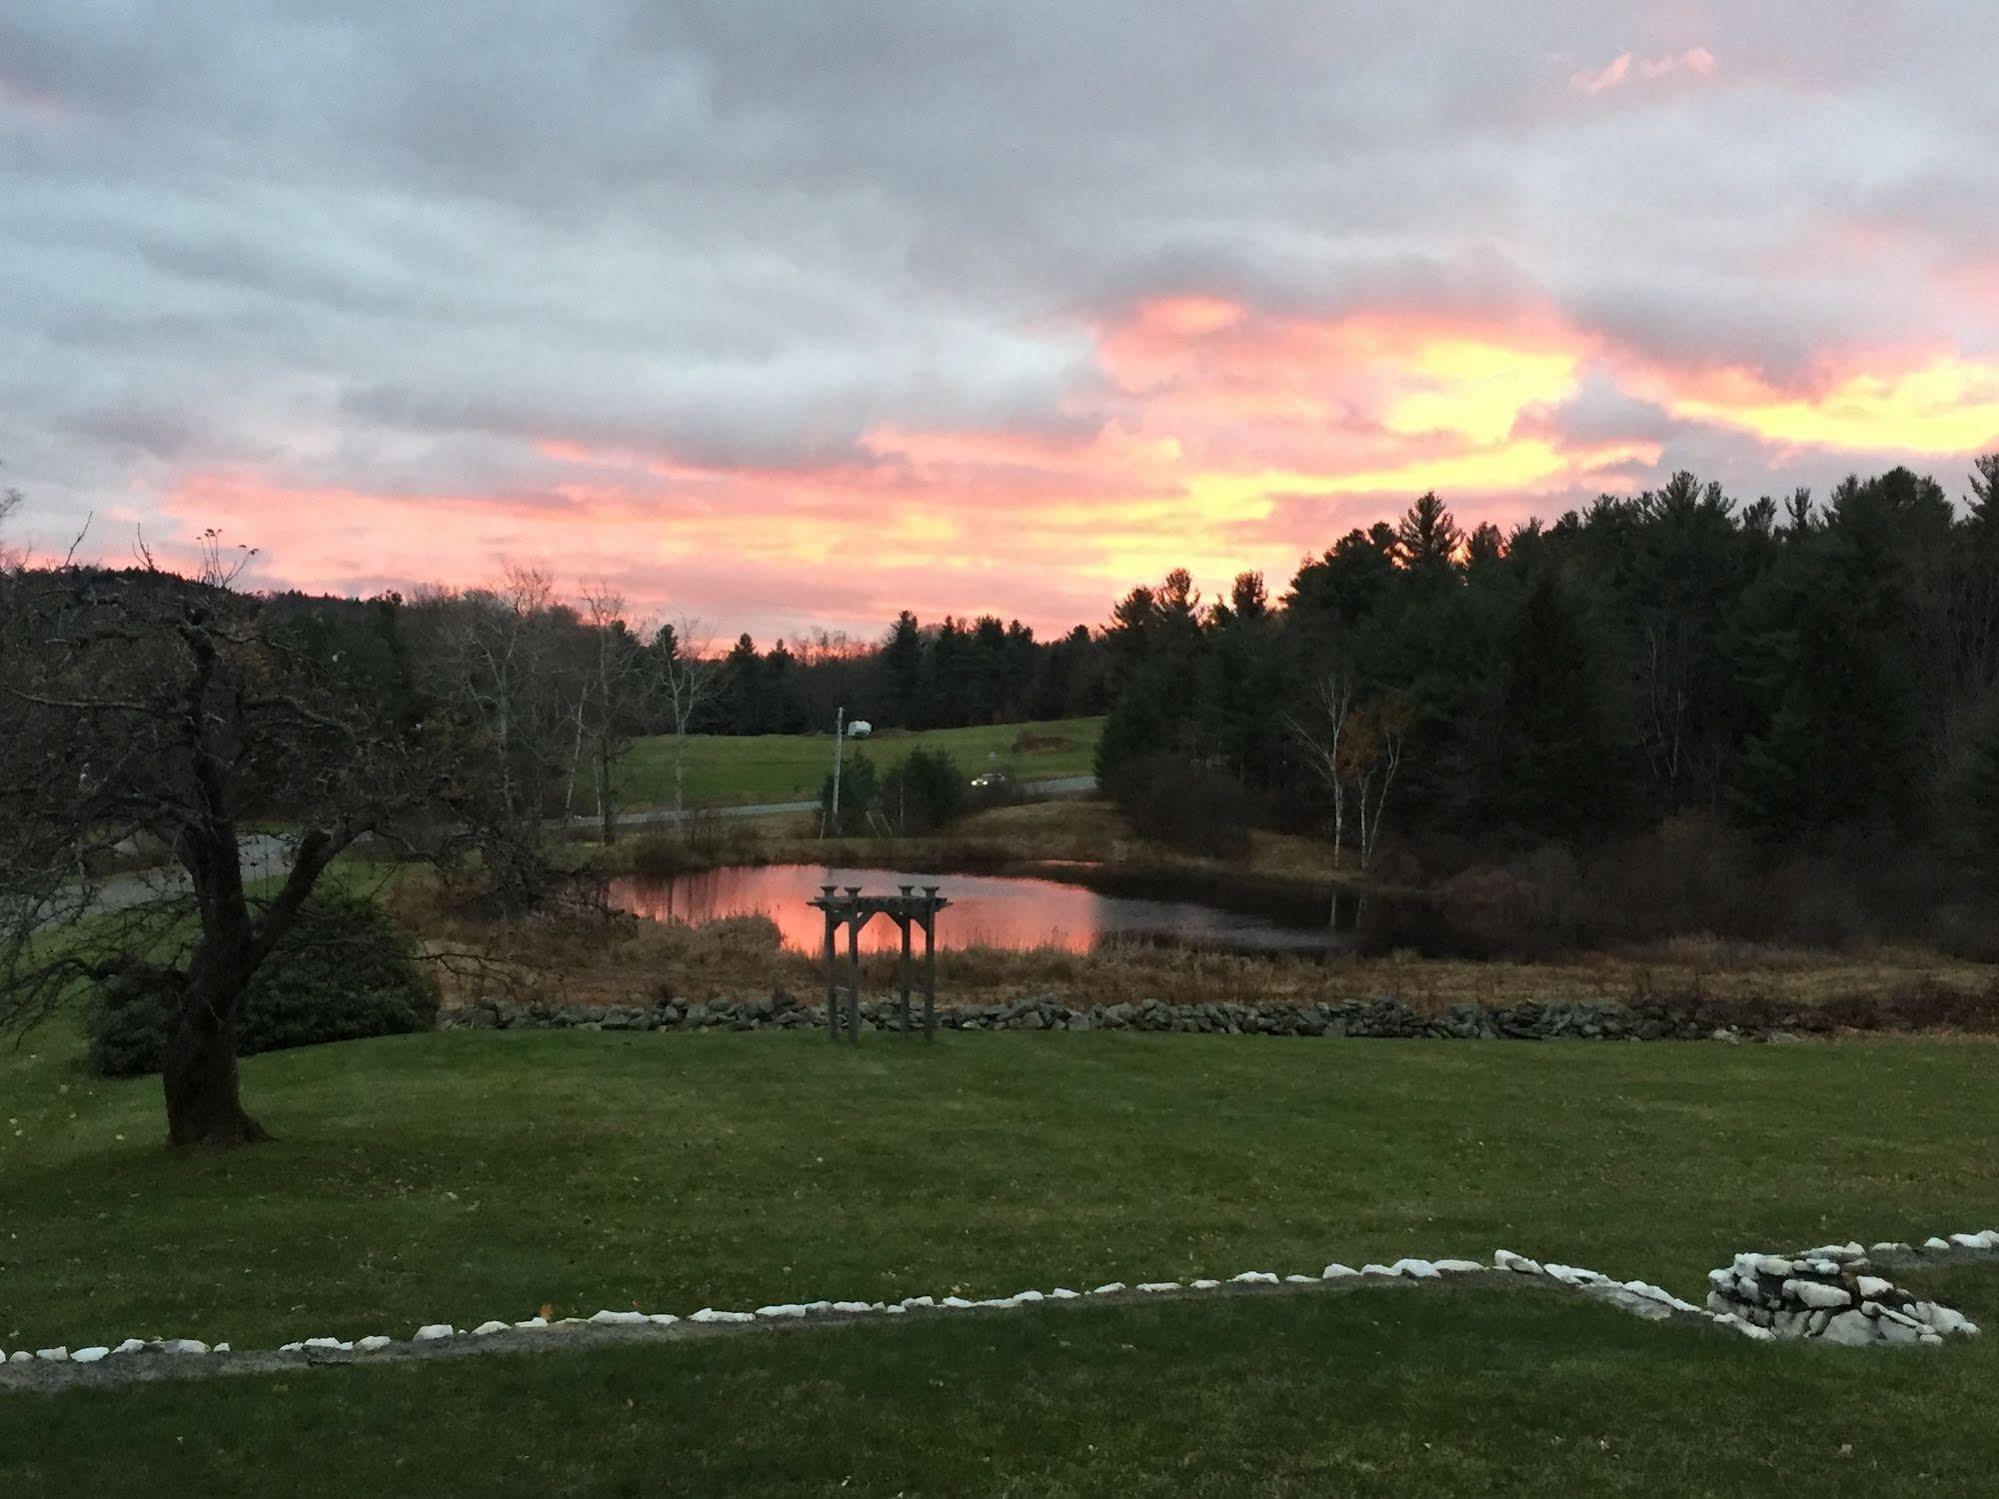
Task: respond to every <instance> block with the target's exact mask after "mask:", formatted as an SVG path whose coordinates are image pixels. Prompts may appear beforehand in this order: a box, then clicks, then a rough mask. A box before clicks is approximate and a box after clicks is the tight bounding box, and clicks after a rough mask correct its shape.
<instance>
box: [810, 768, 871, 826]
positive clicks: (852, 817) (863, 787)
mask: <svg viewBox="0 0 1999 1499" xmlns="http://www.w3.org/2000/svg"><path fill="white" fill-rule="evenodd" d="M880 790H881V787H880V784H879V782H878V780H877V777H876V775H875V762H874V761H872V760H870V759H869V758H868V757H867V756H866V755H864V754H860V753H859V752H856V753H855V754H854V755H853V756H852V758H850V759H848V760H847V761H846V762H845V763H844V764H843V765H842V766H841V771H840V815H839V816H838V817H835V816H834V815H833V777H832V776H830V775H829V776H827V777H826V779H825V781H824V782H823V783H822V784H821V785H820V787H819V811H820V814H821V815H822V816H823V817H825V818H826V820H827V822H828V824H829V829H828V830H829V831H830V832H831V833H832V834H833V836H834V837H836V838H844V837H848V836H851V835H854V834H860V833H865V832H866V831H867V830H868V817H869V815H870V814H871V813H872V812H873V811H874V810H875V807H876V805H877V800H878V796H879V793H880Z"/></svg>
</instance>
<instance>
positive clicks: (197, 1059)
mask: <svg viewBox="0 0 1999 1499" xmlns="http://www.w3.org/2000/svg"><path fill="white" fill-rule="evenodd" d="M225 1013H227V1014H228V1018H226V1019H223V1020H220V1021H218V1020H216V1019H215V1018H214V1016H213V1012H212V1011H211V1010H209V1009H208V1007H207V1006H205V1005H203V1004H202V1003H201V1001H200V1000H199V999H197V998H196V997H195V996H193V995H190V996H189V998H188V1002H187V1005H186V1007H185V1008H184V1009H183V1011H182V1014H181V1019H180V1024H179V1025H178V1026H176V1027H175V1028H174V1033H173V1036H172V1037H171V1038H170V1039H169V1040H168V1042H167V1051H166V1056H165V1058H164V1059H163V1060H162V1062H161V1065H160V1081H161V1082H162V1083H163V1084H164V1085H165V1088H166V1095H167V1140H168V1143H170V1144H173V1145H208V1146H217V1147H226V1146H231V1145H255V1144H257V1143H259V1142H260V1141H264V1140H268V1139H270V1138H271V1137H270V1135H269V1134H267V1133H266V1132H265V1130H264V1127H263V1126H262V1125H261V1124H259V1123H257V1121H256V1120H254V1119H252V1118H251V1117H250V1116H249V1115H248V1114H246V1113H245V1112H244V1111H243V1101H242V1099H241V1097H240V1096H238V1093H237V1089H236V1021H235V1016H234V1014H233V1012H225Z"/></svg>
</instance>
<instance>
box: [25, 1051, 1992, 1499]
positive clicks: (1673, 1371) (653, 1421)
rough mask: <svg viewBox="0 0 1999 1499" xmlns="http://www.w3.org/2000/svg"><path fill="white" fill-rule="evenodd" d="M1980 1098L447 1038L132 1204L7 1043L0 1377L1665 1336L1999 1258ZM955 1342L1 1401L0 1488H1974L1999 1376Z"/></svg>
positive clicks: (1703, 1350) (1746, 1364)
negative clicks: (473, 1358) (258, 1356)
mask: <svg viewBox="0 0 1999 1499" xmlns="http://www.w3.org/2000/svg"><path fill="white" fill-rule="evenodd" d="M1992 1056H1993V1053H1992V1051H1991V1050H1990V1048H1989V1047H1987V1046H1985V1045H1983V1044H1978V1043H1969V1042H1949V1041H1937V1042H1917V1041H1900V1042H1883V1043H1878V1044H1844V1045H1837V1046H1834V1045H1799V1046H1790V1047H1754V1048H1750V1047H1743V1048H1730V1047H1721V1046H1714V1045H1692V1046H1674V1045H1650V1046H1637V1045H1633V1046H1622V1047H1619V1046H1591V1045H1561V1044H1549V1045H1545V1046H1505V1045H1497V1044H1495V1045H1486V1046H1476V1045H1466V1046H1447V1045H1441V1044H1436V1043H1409V1044H1402V1043H1392V1042H1357V1043H1350V1044H1337V1043H1334V1044H1327V1045H1308V1044H1301V1043H1290V1044H1286V1043H1282V1042H1274V1043H1265V1042H1258V1041H1254V1040H1228V1039H1221V1038H1212V1039H1211V1038H1182V1037H1171V1036H1136V1035H1056V1036H1038V1037H1037V1036H948V1035H947V1036H946V1037H944V1038H942V1039H941V1040H940V1041H939V1043H938V1044H937V1045H936V1046H935V1047H932V1048H923V1047H920V1046H909V1045H903V1044H897V1043H892V1042H890V1041H888V1040H887V1039H883V1040H880V1041H877V1042H874V1043H871V1044H869V1045H868V1046H865V1047H863V1048H861V1049H860V1050H859V1051H858V1052H851V1051H848V1050H845V1049H835V1048H832V1047H829V1046H827V1045H826V1044H825V1042H824V1041H823V1040H819V1039H817V1038H814V1037H795V1036H781V1035H772V1034H748V1035H727V1034H720V1035H698V1036H672V1037H662V1036H650V1035H619V1034H615V1033H605V1034H601V1035H600V1034H590V1033H574V1032H570V1033H541V1034H534V1033H528V1034H490V1033H470V1032H456V1033H444V1034H437V1035H429V1036H420V1037H404V1038H395V1039H390V1040H383V1041H375V1042H364V1043H353V1044H348V1045H344V1046H334V1047H322V1048H316V1049H312V1050H306V1051H298V1052H291V1053H281V1054H277V1055H273V1056H266V1057H260V1058H255V1059H251V1060H249V1061H247V1062H246V1063H245V1066H244V1076H245V1088H246V1095H247V1098H248V1100H249V1102H250V1104H251V1107H252V1109H253V1111H254V1112H256V1113H258V1114H259V1116H260V1117H261V1118H262V1119H263V1120H264V1122H265V1123H266V1124H267V1125H269V1126H270V1127H271V1128H272V1129H273V1130H274V1131H275V1132H276V1133H277V1135H278V1136H279V1137H280V1139H279V1143H278V1144H276V1145H273V1146H269V1147H263V1148H259V1149H256V1150H252V1151H248V1152H239V1153H235V1154H230V1155H223V1156H210V1157H190V1158H177V1157H174V1156H172V1155H170V1154H168V1153H167V1152H166V1151H165V1150H164V1148H163V1147H162V1146H161V1145H160V1143H159V1141H160V1136H161V1133H162V1129H161V1122H160V1118H159V1100H158V1093H157V1084H155V1083H151V1082H143V1081H141V1082H129V1083H107V1082H103V1081H99V1080H94V1079H90V1078H87V1077H85V1076H84V1075H82V1074H81V1073H80V1072H79V1071H77V1070H76V1067H75V1047H74V1043H73V1042H72V1041H70V1040H68V1039H67V1038H65V1037H64V1036H63V1035H61V1034H60V1033H57V1032H46V1033H43V1034H41V1035H39V1036H37V1037H36V1038H35V1039H34V1042H33V1044H31V1045H30V1046H29V1047H28V1048H27V1049H25V1050H22V1051H18V1052H15V1051H8V1052H5V1053H0V1120H4V1121H6V1129H5V1131H4V1133H0V1183H4V1186H5V1193H4V1207H3V1208H0V1256H4V1270H0V1284H4V1287H5V1292H6V1295H5V1300H4V1306H0V1344H3V1345H4V1346H7V1347H9V1348H13V1347H20V1346H24V1345H25V1346H29V1347H34V1346H39V1345H41V1344H44V1343H49V1342H56V1341H66V1342H69V1343H71V1344H72V1345H79V1344H81V1343H82V1342H84V1341H87V1340H91V1339H97V1340H106V1339H109V1340H115V1339H117V1338H122V1337H124V1336H127V1335H137V1336H150V1335H153V1334H156V1333H157V1334H161V1335H176V1334H185V1335H191V1336H199V1337H203V1338H207V1339H209V1340H211V1341H213V1340H217V1339H225V1338H226V1339H229V1340H231V1341H233V1342H234V1343H235V1344H236V1346H238V1347H256V1346H272V1345H274V1344H275V1343H277V1342H279V1341H282V1340H285V1339H288V1338H292V1337H300V1336H306V1335H314V1334H319V1333H333V1334H337V1335H340V1336H355V1335H359V1334H361V1333H365V1332H372V1331H376V1330H382V1331H387V1332H391V1333H395V1334H398V1335H404V1336H406V1335H407V1334H408V1333H409V1331H411V1330H412V1329H413V1328H414V1327H415V1326H416V1325H418V1324H419V1323H420V1322H426V1321H431V1320H440V1319H443V1320H450V1321H453V1322H455V1323H457V1324H458V1325H460V1326H467V1325H471V1324H473V1323H475V1322H477V1321H479V1320H481V1319H484V1318H486V1317H490V1316H500V1317H516V1316H522V1315H526V1314H527V1313H528V1312H530V1311H532V1310H533V1309H535V1308H537V1307H539V1306H540V1305H541V1304H543V1303H551V1304H552V1305H553V1306H554V1307H555V1309H556V1311H557V1313H558V1315H560V1314H565V1313H574V1312H581V1313H584V1314H587V1313H589V1312H591V1311H594V1310H596V1309H597V1308H598V1307H600V1306H609V1307H623V1306H629V1305H633V1304H638V1305H640V1306H642V1307H644V1308H645V1309H647V1310H672V1311H680V1312H683V1313H684V1312H687V1311H691V1310H693V1309H694V1308H696V1307H698V1306H701V1305H703V1304H713V1305H716V1306H743V1305H755V1304H758V1303H760V1302H762V1301H766V1300H771V1299H788V1298H813V1297H819V1296H826V1297H848V1296H851V1297H861V1298H866V1299H881V1298H887V1297H891V1296H902V1295H911V1294H933V1295H942V1294H947V1293H951V1292H958V1293H961V1294H965V1295H967V1296H973V1297H977V1296H982V1295H989V1294H1003V1293H1006V1292H1011V1291H1014V1290H1019V1289H1021V1288H1023V1287H1027V1286H1039V1287H1043V1288H1047V1287H1049V1286H1053V1285H1056V1284H1068V1285H1073V1286H1081V1285H1088V1284H1094V1283H1096V1282H1097V1281H1099V1280H1103V1279H1110V1278H1113V1277H1115V1278H1118V1279H1124V1280H1129V1281H1137V1280H1140V1279H1146V1278H1162V1279H1187V1278H1190V1277H1192V1276H1195V1275H1200V1274H1217V1275H1227V1274H1230V1273H1233V1272H1235V1271H1237V1270H1240V1269H1244V1268H1274V1269H1279V1270H1286V1271H1288V1270H1296V1269H1313V1270H1315V1269H1317V1267H1318V1266H1319V1265H1321V1264H1323V1263H1324V1262H1325V1261H1326V1260H1327V1259H1329V1258H1335V1257H1337V1258H1341V1259H1345V1260H1346V1261H1348V1262H1349V1263H1356V1264H1357V1263H1360V1262H1361V1261H1362V1260H1363V1259H1383V1258H1393V1257H1395V1256H1397V1255H1401V1254H1422V1255H1430V1256H1441V1255H1457V1254H1463V1255H1473V1256H1483V1255H1488V1254H1490V1253H1491V1251H1492V1250H1493V1249H1495V1248H1499V1247H1502V1246H1503V1247H1507V1248H1512V1249H1516V1250H1520V1251H1522V1252H1525V1253H1530V1254H1539V1255H1545V1256H1550V1257H1553V1258H1557V1259H1565V1260H1568V1261H1570V1262H1572V1263H1580V1264H1587V1265H1591V1266H1594V1267H1597V1268H1599V1269H1603V1270H1605V1271H1608V1272H1611V1273H1615V1274H1620V1275H1624V1276H1644V1277H1645V1278H1648V1279H1654V1280H1659V1281H1661V1282H1663V1283H1665V1284H1666V1285H1668V1286H1670V1287H1672V1288H1674V1289H1677V1290H1680V1291H1681V1292H1683V1293H1687V1292H1693V1291H1698V1290H1699V1289H1700V1285H1701V1277H1702V1275H1703V1273H1704V1272H1705V1271H1706V1270H1707V1269H1708V1268H1709V1267H1711V1266H1712V1265H1714V1264H1716V1263H1719V1262H1721V1261H1722V1260H1723V1259H1725V1257H1726V1256H1727V1255H1728V1254H1729V1253H1731V1252H1733V1251H1734V1250H1736V1249H1740V1248H1746V1247H1784V1246H1792V1247H1795V1246H1796V1245H1798V1244H1800V1243H1804V1242H1819V1241H1823V1240H1824V1239H1826V1238H1828V1237H1840V1238H1844V1237H1846V1236H1848V1235H1857V1236H1859V1237H1861V1238H1863V1239H1869V1238H1874V1237H1898V1238H1899V1237H1908V1236H1911V1235H1916V1236H1921V1235H1925V1234H1928V1233H1930V1232H1934V1231H1937V1230H1940V1229H1953V1228H1959V1227H1975V1226H1983V1225H1985V1224H1989V1223H1994V1222H1999V1165H1995V1162H1999V1114H1996V1113H1995V1112H1994V1110H1993V1108H1992V1106H1991V1103H1992V1098H1991V1086H1990V1077H1991V1068H1992V1060H1991V1059H1992ZM1958 1282H1962V1293H1959V1292H1958V1290H1957V1283H1958ZM1995 1292H1999V1284H1994V1283H1992V1281H1991V1279H1990V1278H1989V1277H1986V1278H1981V1277H1980V1276H1979V1275H1978V1274H1975V1273H1973V1272H1969V1271H1967V1272H1961V1273H1960V1274H1959V1275H1958V1276H1956V1277H1954V1278H1953V1287H1952V1294H1953V1295H1954V1297H1955V1299H1956V1300H1957V1301H1959V1302H1960V1303H1961V1304H1963V1305H1965V1306H1966V1308H1967V1309H1968V1310H1971V1311H1972V1313H1973V1315H1974V1316H1976V1315H1978V1310H1977V1308H1978V1298H1980V1297H1990V1296H1992V1295H1993V1294H1994V1293H1995ZM1992 1310H1993V1311H1994V1312H1999V1307H1994V1308H1993V1309H1992ZM1989 1320H1992V1321H1995V1322H1999V1316H1993V1317H1990V1318H1989ZM967 1326H968V1325H958V1326H916V1325H912V1326H909V1327H868V1328H854V1329H850V1330H843V1331H834V1332H828V1333H826V1334H825V1335H823V1336H822V1335H818V1334H814V1335H809V1336H808V1335H799V1336H787V1337H772V1338H751V1339H743V1340H735V1341H732V1342H731V1343H730V1344H729V1345H728V1346H723V1345H721V1344H719V1343H709V1344H702V1345H681V1346H675V1347H670V1348H656V1349H625V1350H616V1351H611V1352H606V1353H602V1354H592V1355H588V1356H585V1355H551V1356H545V1357H542V1358H539V1359H534V1360H491V1361H481V1362H480V1363H479V1364H478V1365H477V1366H476V1367H467V1366H463V1365H458V1366H451V1367H446V1366H427V1367H419V1368H407V1369H396V1370H374V1371H360V1370H357V1371H347V1372H344V1373H343V1372H313V1373H300V1374H298V1375H295V1376H284V1377H281V1378H276V1379H272V1380H256V1381H250V1382H239V1381H224V1382H221V1383H220V1384H214V1385H204V1386H189V1387H182V1388H155V1389H144V1390H132V1391H123V1392H77V1393H72V1394H68V1395H64V1396H60V1397H56V1398H54V1399H45V1398H42V1397H21V1396H16V1397H8V1398H5V1399H0V1491H4V1492H10V1493H11V1492H24V1493H30V1492H40V1491H46V1492H68V1491H72V1490H76V1491H81V1490H82V1489H83V1488H84V1487H85V1486H86V1485H88V1486H92V1487H96V1488H99V1489H103V1490H105V1491H108V1492H127V1491H131V1490H133V1489H135V1488H139V1487H142V1486H144V1485H155V1486H157V1485H159V1484H165V1485H166V1486H167V1489H168V1491H172V1487H173V1479H172V1476H171V1475H173V1474H175V1473H180V1474H183V1475H187V1476H190V1477H191V1475H192V1474H193V1471H194V1470H193V1467H192V1464H194V1463H197V1462H202V1463H205V1462H207V1461H208V1460H209V1459H211V1458H213V1459H214V1460H216V1461H218V1462H219V1463H220V1471H219V1474H218V1476H217V1477H216V1478H215V1479H214V1481H213V1482H212V1483H211V1484H210V1487H209V1488H208V1490H207V1491H209V1492H219V1493H234V1492H242V1493H256V1492H347V1491H351V1486H352V1485H353V1484H354V1483H355V1482H357V1481H359V1475H360V1474H362V1473H363V1472H364V1471H365V1472H367V1473H370V1474H372V1475H373V1480H374V1481H377V1482H379V1483H382V1484H386V1485H389V1486H391V1487H395V1488H416V1487H418V1486H423V1487H427V1488H431V1489H436V1490H439V1491H442V1492H517V1493H549V1492H578V1493H581V1492H607V1491H608V1492H632V1493H649V1492H717V1491H727V1490H732V1489H733V1490H735V1491H740V1492H784V1493H801V1494H805V1493H811V1494H816V1493H831V1492H836V1491H842V1480H843V1479H845V1480H849V1482H848V1483H847V1484H846V1485H845V1487H844V1492H849V1493H851V1492H855V1491H860V1492H880V1493H895V1492H908V1493H935V1494H948V1493H963V1492H982V1493H984V1492H993V1493H1035V1494H1040V1493H1100V1492H1110V1491H1117V1492H1127V1493H1129V1492H1188V1491H1193V1492H1208V1493H1242V1492H1273V1493H1274V1492H1324V1491H1327V1490H1328V1489H1329V1488H1330V1489H1331V1491H1335V1492H1339V1491H1349V1490H1351V1491H1355V1492H1377V1493H1384V1494H1418V1493H1449V1492H1469V1491H1481V1492H1499V1491H1505V1492H1521V1493H1535V1492H1545V1491H1546V1489H1547V1487H1552V1486H1553V1485H1555V1484H1556V1483H1568V1484H1581V1485H1583V1487H1584V1491H1585V1492H1626V1491H1629V1492H1639V1491H1646V1492H1661V1491H1667V1492H1728V1493H1734V1492H1770V1493H1785V1492H1797V1491H1800V1489H1801V1488H1802V1489H1811V1490H1813V1491H1816V1492H1825V1493H1846V1492H1854V1493H1858V1492H1863V1491H1867V1492H1875V1493H1878V1492H1883V1491H1889V1492H1892V1491H1895V1487H1896V1483H1897V1482H1899V1481H1901V1480H1903V1479H1907V1478H1909V1477H1910V1476H1911V1475H1913V1474H1914V1473H1915V1472H1917V1471H1919V1470H1920V1471H1925V1472H1927V1473H1929V1474H1930V1475H1931V1477H1930V1480H1929V1482H1928V1486H1927V1491H1928V1492H1934V1493H1971V1492H1981V1491H1982V1490H1980V1489H1979V1488H1977V1487H1976V1485H1975V1484H1974V1482H1973V1480H1974V1478H1977V1479H1979V1480H1980V1481H1983V1475H1984V1474H1985V1473H1986V1471H1987V1470H1988V1469H1989V1466H1990V1464H1991V1463H1992V1462H1994V1461H1995V1460H1999V1452H1995V1449H1994V1446H1993V1442H1994V1438H1993V1436H1992V1434H1991V1428H1990V1423H1989V1421H1988V1420H1987V1419H1986V1415H1987V1410H1986V1405H1985V1395H1984V1394H1983V1393H1982V1392H1983V1390H1989V1388H1990V1387H1991V1380H1992V1378H1993V1376H1994V1375H1995V1374H1999V1358H1995V1357H1994V1353H1993V1350H1994V1349H1995V1348H1999V1338H1995V1339H1991V1340H1988V1341H1987V1342H1986V1343H1985V1344H1983V1345H1979V1346H1967V1347H1953V1348H1951V1349H1950V1350H1947V1351H1940V1352H1937V1353H1935V1354H1934V1355H1933V1356H1932V1355H1929V1354H1925V1355H1918V1356H1900V1357H1898V1356H1895V1355H1892V1354H1889V1355H1869V1354H1852V1353H1843V1352H1841V1351H1839V1350H1831V1349H1819V1348H1795V1347H1792V1348H1781V1349H1765V1348H1755V1347H1750V1346H1747V1345H1741V1344H1737V1343H1735V1342H1733V1341H1730V1340H1724V1339H1721V1338H1716V1337H1709V1336H1705V1335H1700V1334H1696V1333H1692V1332H1689V1331H1687V1330H1684V1329H1670V1328H1659V1327H1653V1326H1649V1325H1644V1324H1639V1323H1636V1322H1632V1321H1628V1320H1627V1319H1625V1318H1623V1317H1621V1316H1619V1315H1617V1314H1614V1313H1611V1312H1608V1311H1604V1310H1602V1309H1599V1308H1594V1307H1588V1306H1581V1307H1578V1306H1570V1305H1566V1304H1563V1303H1559V1302H1554V1301H1547V1300H1544V1299H1543V1298H1539V1297H1533V1296H1508V1295H1502V1294H1498V1293H1492V1292H1484V1293H1479V1292H1473V1291H1469V1290H1466V1291H1462V1292H1455V1291H1447V1292H1443V1293H1440V1294H1438V1295H1436V1296H1429V1295H1410V1294H1405V1293H1399V1292H1395V1291H1381V1292H1367V1293H1358V1294H1356V1295H1354V1296H1351V1297H1346V1298H1309V1299H1307V1300H1305V1301H1297V1302H1293V1301H1285V1302H1263V1303H1247V1302H1230V1303H1227V1304H1224V1305H1205V1306H1180V1307H1158V1308H1153V1307H1140V1308H1130V1309H1111V1308H1100V1309H1093V1310H1088V1311H1085V1312H1081V1313H1077V1312H1064V1311H1049V1312H1046V1313H1034V1314H1023V1315H1021V1316H1019V1317H1017V1318H1012V1319H1007V1320H1004V1321H997V1320H995V1321H981V1322H979V1323H978V1324H977V1326H976V1330H975V1331H968V1330H967ZM1599 1441H1602V1442H1604V1443H1607V1444H1608V1445H1606V1446H1602V1447H1599V1446H1598V1445H1597V1443H1598V1442H1599ZM1841 1442H1847V1443H1850V1444H1852V1446H1853V1449H1854V1450H1853V1453H1852V1454H1850V1455H1846V1456H1842V1455H1840V1454H1839V1453H1838V1451H1837V1448H1838V1446H1839V1444H1840V1443H1841ZM1425 1444H1427V1445H1425ZM1877 1460H1878V1461H1880V1462H1885V1463H1886V1464H1887V1466H1885V1467H1884V1466H1878V1465H1877ZM10 1476H11V1477H12V1478H13V1479H14V1480H16V1481H15V1482H12V1483H10V1482H9V1481H8V1480H9V1478H10ZM142 1480H143V1482H142ZM38 1485H39V1488H38V1487H37V1486H38ZM1884 1485H1885V1489H1884ZM1544 1486H1545V1487H1544Z"/></svg>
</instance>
